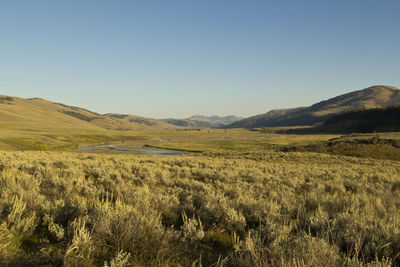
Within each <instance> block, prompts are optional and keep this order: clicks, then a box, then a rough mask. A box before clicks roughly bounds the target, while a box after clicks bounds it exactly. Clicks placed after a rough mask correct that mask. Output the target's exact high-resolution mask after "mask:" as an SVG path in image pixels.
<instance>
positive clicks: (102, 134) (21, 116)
mask: <svg viewBox="0 0 400 267" xmlns="http://www.w3.org/2000/svg"><path fill="white" fill-rule="evenodd" d="M146 120H149V121H156V122H157V123H156V124H148V123H146ZM167 127H172V125H169V124H166V123H164V122H158V121H157V120H153V119H146V118H142V121H140V122H138V121H137V122H134V121H128V120H124V119H120V118H116V117H110V116H105V115H101V114H98V113H95V112H92V111H89V110H86V109H83V108H78V107H71V106H67V105H63V104H58V103H53V102H50V101H47V100H44V99H40V98H32V99H24V98H19V97H10V96H5V95H0V129H1V131H0V149H54V148H56V149H58V148H72V147H76V146H78V145H86V144H93V143H101V142H110V141H121V140H132V139H135V138H138V134H139V132H140V130H152V129H164V128H167ZM139 135H140V134H139Z"/></svg>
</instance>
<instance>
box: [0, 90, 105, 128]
mask: <svg viewBox="0 0 400 267" xmlns="http://www.w3.org/2000/svg"><path fill="white" fill-rule="evenodd" d="M68 111H70V112H73V109H72V108H67V107H63V106H62V105H59V104H54V103H52V102H49V101H46V100H43V99H36V98H35V99H23V98H18V97H9V96H0V123H1V128H2V130H3V131H4V130H26V131H45V130H50V129H57V130H61V129H68V130H79V131H85V130H89V131H99V130H102V128H100V127H99V126H96V125H95V124H92V123H90V122H89V121H87V120H84V119H78V118H76V117H74V116H71V115H68V114H67V113H66V112H68ZM76 113H78V111H76ZM82 115H84V114H82Z"/></svg>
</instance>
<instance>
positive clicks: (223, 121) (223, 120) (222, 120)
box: [186, 115, 243, 126]
mask: <svg viewBox="0 0 400 267" xmlns="http://www.w3.org/2000/svg"><path fill="white" fill-rule="evenodd" d="M242 119H243V118H241V117H237V116H233V115H231V116H225V117H220V116H215V115H214V116H203V115H194V116H191V117H189V118H187V119H186V120H191V121H202V122H209V123H211V124H212V125H218V126H223V125H228V124H231V123H234V122H235V121H239V120H242Z"/></svg>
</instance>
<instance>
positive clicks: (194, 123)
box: [160, 119, 220, 128]
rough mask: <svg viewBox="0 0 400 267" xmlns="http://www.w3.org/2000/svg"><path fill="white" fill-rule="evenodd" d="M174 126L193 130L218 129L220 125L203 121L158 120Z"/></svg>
mask: <svg viewBox="0 0 400 267" xmlns="http://www.w3.org/2000/svg"><path fill="white" fill-rule="evenodd" d="M160 121H163V122H166V123H169V124H172V125H175V126H180V127H195V128H215V127H220V125H218V124H215V123H210V122H205V121H195V120H185V119H163V120H160Z"/></svg>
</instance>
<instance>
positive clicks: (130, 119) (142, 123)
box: [104, 113, 175, 129]
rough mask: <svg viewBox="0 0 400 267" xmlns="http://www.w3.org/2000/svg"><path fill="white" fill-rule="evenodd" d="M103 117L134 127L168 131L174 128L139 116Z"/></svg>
mask: <svg viewBox="0 0 400 267" xmlns="http://www.w3.org/2000/svg"><path fill="white" fill-rule="evenodd" d="M104 116H106V117H108V118H112V119H118V120H121V121H123V122H126V123H129V124H132V125H136V126H139V127H145V128H148V127H152V128H162V129H169V128H175V127H174V125H171V124H169V123H168V122H165V121H162V120H156V119H151V118H145V117H140V116H135V115H125V114H114V113H109V114H105V115H104Z"/></svg>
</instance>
